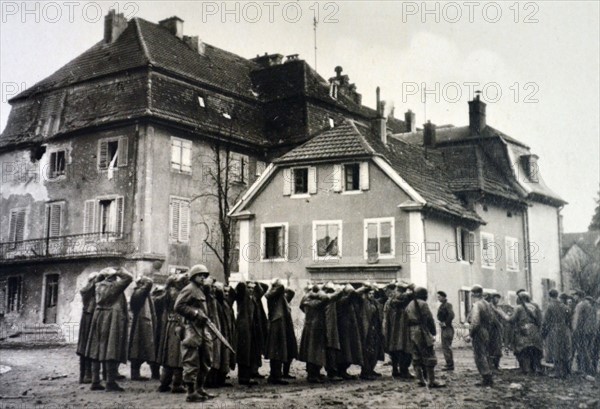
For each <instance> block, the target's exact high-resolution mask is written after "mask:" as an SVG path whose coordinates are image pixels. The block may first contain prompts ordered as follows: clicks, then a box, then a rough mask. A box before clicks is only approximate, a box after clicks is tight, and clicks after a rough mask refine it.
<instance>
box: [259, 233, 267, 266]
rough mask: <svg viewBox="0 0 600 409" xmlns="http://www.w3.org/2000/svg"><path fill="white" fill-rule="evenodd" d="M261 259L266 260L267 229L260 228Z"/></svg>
mask: <svg viewBox="0 0 600 409" xmlns="http://www.w3.org/2000/svg"><path fill="white" fill-rule="evenodd" d="M261 241H262V243H261V251H260V252H261V259H262V260H266V259H267V229H266V228H264V227H262V235H261Z"/></svg>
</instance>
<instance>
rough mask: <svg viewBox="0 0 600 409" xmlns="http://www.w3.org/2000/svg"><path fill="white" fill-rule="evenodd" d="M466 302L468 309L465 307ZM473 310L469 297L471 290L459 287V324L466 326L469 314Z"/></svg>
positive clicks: (471, 300)
mask: <svg viewBox="0 0 600 409" xmlns="http://www.w3.org/2000/svg"><path fill="white" fill-rule="evenodd" d="M463 294H464V297H463ZM467 300H468V304H469V307H468V308H465V307H466V304H467ZM472 310H473V299H472V297H471V289H470V288H469V287H461V288H459V289H458V319H459V321H460V323H461V324H466V323H467V322H468V321H469V314H470V313H471V311H472Z"/></svg>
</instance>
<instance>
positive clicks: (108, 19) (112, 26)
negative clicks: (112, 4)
mask: <svg viewBox="0 0 600 409" xmlns="http://www.w3.org/2000/svg"><path fill="white" fill-rule="evenodd" d="M126 28H127V19H126V18H125V16H124V15H123V13H119V14H117V13H116V12H115V10H114V9H111V10H108V14H107V15H106V16H104V42H105V43H106V44H111V43H114V42H115V41H117V38H119V36H120V35H121V33H123V31H125V29H126Z"/></svg>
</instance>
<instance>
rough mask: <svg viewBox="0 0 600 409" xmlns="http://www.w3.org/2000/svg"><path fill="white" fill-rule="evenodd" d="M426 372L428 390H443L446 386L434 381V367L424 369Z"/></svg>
mask: <svg viewBox="0 0 600 409" xmlns="http://www.w3.org/2000/svg"><path fill="white" fill-rule="evenodd" d="M425 370H426V372H427V386H429V387H430V388H445V387H446V384H445V383H441V382H438V381H436V380H435V367H433V366H428V367H426V368H425Z"/></svg>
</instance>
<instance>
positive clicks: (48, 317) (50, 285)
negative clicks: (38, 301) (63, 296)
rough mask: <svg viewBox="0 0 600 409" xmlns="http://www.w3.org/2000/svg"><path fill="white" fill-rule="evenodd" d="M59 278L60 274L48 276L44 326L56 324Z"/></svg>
mask: <svg viewBox="0 0 600 409" xmlns="http://www.w3.org/2000/svg"><path fill="white" fill-rule="evenodd" d="M58 277H59V276H58V274H48V275H47V276H46V297H45V302H44V303H45V305H44V324H56V307H57V305H58Z"/></svg>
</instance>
